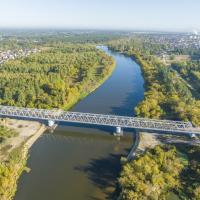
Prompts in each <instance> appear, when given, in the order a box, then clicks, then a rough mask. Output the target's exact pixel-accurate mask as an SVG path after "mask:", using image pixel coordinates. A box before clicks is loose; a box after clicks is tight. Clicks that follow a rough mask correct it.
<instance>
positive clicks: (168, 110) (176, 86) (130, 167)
mask: <svg viewBox="0 0 200 200" xmlns="http://www.w3.org/2000/svg"><path fill="white" fill-rule="evenodd" d="M108 45H109V47H110V48H111V49H113V50H114V51H118V52H121V53H123V54H127V55H129V56H132V57H134V58H135V59H136V60H137V61H138V63H140V65H141V67H142V71H143V75H144V79H145V87H146V92H145V98H144V100H143V101H142V102H141V103H140V104H139V105H138V106H137V107H136V108H135V111H136V115H137V116H140V117H147V118H156V119H159V118H161V119H172V120H184V121H191V122H192V123H193V124H194V125H196V126H200V100H199V99H198V98H197V97H196V96H194V95H193V92H192V91H191V88H189V87H188V84H187V81H189V82H190V83H191V84H192V85H193V86H194V90H196V91H197V93H198V92H199V83H198V81H199V62H198V61H194V60H192V61H189V62H188V63H187V62H185V63H180V62H179V63H172V64H171V65H170V66H169V65H165V64H164V63H162V62H161V61H160V60H159V59H158V58H157V57H156V55H155V51H157V50H158V49H162V48H163V47H162V45H158V44H154V43H151V42H150V41H148V40H145V38H143V39H141V37H140V36H139V37H137V36H136V37H133V38H129V39H121V40H115V41H111V42H109V44H108ZM180 52H181V51H179V50H177V51H176V52H173V53H174V54H176V53H180ZM187 52H193V51H189V50H188V51H187ZM195 52H196V51H195ZM184 53H185V52H184ZM191 57H192V55H191ZM174 69H175V70H177V71H178V72H179V73H180V75H181V76H182V77H183V78H185V80H186V81H183V79H181V78H180V77H179V76H177V73H176V72H175V71H174ZM196 83H198V84H196ZM199 153H200V148H199V147H192V146H190V147H187V146H186V145H185V146H184V147H182V146H181V147H179V146H177V147H175V146H172V147H166V146H157V147H155V148H154V149H152V150H151V149H147V150H146V152H145V153H144V154H143V155H141V156H139V157H138V158H136V160H134V161H131V162H130V163H128V164H125V165H124V166H123V169H122V172H121V175H120V178H119V185H120V188H121V193H120V199H126V200H134V199H152V200H153V199H155V200H156V199H169V200H170V199H171V197H170V194H171V193H172V194H176V196H177V198H178V199H184V200H185V199H191V200H199V199H200V173H199V172H200V164H199V163H200V160H199V156H198V155H199Z"/></svg>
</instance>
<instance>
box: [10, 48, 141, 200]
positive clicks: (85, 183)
mask: <svg viewBox="0 0 200 200" xmlns="http://www.w3.org/2000/svg"><path fill="white" fill-rule="evenodd" d="M98 48H100V49H101V50H103V51H105V52H106V53H107V54H109V55H111V56H113V57H114V59H115V61H116V68H115V70H114V71H113V74H112V75H111V76H110V77H109V79H108V80H106V81H105V82H104V83H103V84H102V85H101V86H100V87H99V88H98V89H97V90H95V91H94V92H93V93H91V94H90V95H89V96H87V97H86V98H85V99H83V100H81V101H80V102H79V103H78V104H77V105H75V106H74V107H73V108H72V110H73V111H80V112H91V113H102V114H116V115H125V116H133V115H134V107H135V106H136V105H137V104H138V103H139V102H140V101H141V100H142V99H143V97H144V80H143V77H142V73H141V69H140V66H139V65H138V64H137V63H136V62H135V61H134V60H133V59H132V58H130V57H127V56H125V55H122V54H119V53H115V52H112V51H110V50H108V48H107V47H105V46H101V47H98ZM114 131H115V130H114V129H113V128H110V127H101V126H91V125H75V124H70V123H68V124H59V126H58V127H57V128H56V130H55V131H54V132H53V133H50V132H46V133H45V134H43V136H42V137H40V138H39V139H38V140H37V141H36V142H35V144H34V145H33V146H32V148H31V149H30V157H29V159H28V162H27V165H28V167H30V168H31V171H30V172H29V173H26V172H24V173H23V174H22V176H21V177H20V179H19V183H18V189H17V193H16V196H15V198H14V199H15V200H89V199H93V200H94V199H98V200H101V199H111V198H112V194H113V192H114V190H115V186H116V182H117V177H118V175H119V172H120V157H121V156H126V155H127V154H128V151H129V149H130V147H131V145H132V138H131V137H130V134H126V136H124V137H122V138H121V139H120V140H117V138H116V137H114V136H113V135H112V133H113V132H114ZM132 131H133V130H132ZM124 132H125V133H130V130H125V131H124Z"/></svg>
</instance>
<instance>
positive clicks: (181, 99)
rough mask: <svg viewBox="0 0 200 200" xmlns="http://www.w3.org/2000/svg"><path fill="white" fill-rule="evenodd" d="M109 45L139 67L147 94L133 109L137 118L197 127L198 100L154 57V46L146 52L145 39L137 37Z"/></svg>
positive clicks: (171, 71)
mask: <svg viewBox="0 0 200 200" xmlns="http://www.w3.org/2000/svg"><path fill="white" fill-rule="evenodd" d="M108 45H109V47H110V48H111V49H113V50H116V51H118V52H121V53H124V54H127V55H129V56H132V57H134V58H135V59H136V60H137V62H138V63H139V64H140V65H141V67H142V72H143V76H144V79H145V88H146V92H145V98H144V100H143V101H142V102H141V103H140V104H139V105H138V106H137V107H136V109H135V111H136V114H137V116H140V117H147V118H157V119H159V118H160V119H172V120H184V121H191V122H192V123H193V124H194V125H197V126H200V100H198V99H196V98H195V97H194V96H193V94H192V92H191V90H190V88H188V86H187V85H186V84H185V82H184V81H182V80H181V79H180V78H179V77H177V74H176V73H175V72H174V71H173V70H172V68H171V67H170V66H166V65H164V64H163V63H161V62H160V61H159V60H158V59H157V58H156V56H155V55H154V54H153V52H154V49H155V48H156V47H153V46H152V45H153V44H152V45H151V49H148V48H147V47H148V46H146V42H145V40H141V39H138V38H137V37H136V38H133V39H121V40H114V41H112V42H109V44H108ZM160 48H161V47H160Z"/></svg>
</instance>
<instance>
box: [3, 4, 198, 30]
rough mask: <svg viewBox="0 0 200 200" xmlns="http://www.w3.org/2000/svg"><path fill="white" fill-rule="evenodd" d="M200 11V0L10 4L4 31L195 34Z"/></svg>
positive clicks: (5, 5) (5, 9)
mask: <svg viewBox="0 0 200 200" xmlns="http://www.w3.org/2000/svg"><path fill="white" fill-rule="evenodd" d="M199 8H200V2H199V1H198V0H191V1H188V0H176V1H173V0H169V1H168V2H160V1H159V0H152V1H151V2H149V1H148V0H141V1H138V0H124V1H123V2H120V1H116V0H110V1H106V0H102V1H101V2H99V1H97V0H85V1H81V0H73V1H72V0H66V1H64V0H57V1H56V0H51V1H48V0H41V1H39V0H35V1H33V0H29V1H25V0H21V1H19V0H8V1H6V2H2V3H1V12H0V29H54V30H58V29H70V30H114V31H145V32H146V31H147V32H148V31H150V32H151V31H152V32H154V31H156V32H157V31H158V32H160V31H164V32H194V31H199V30H200V22H199V20H198V19H199V18H200V14H199V12H198V10H199Z"/></svg>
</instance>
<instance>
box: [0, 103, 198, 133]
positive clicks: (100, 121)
mask: <svg viewBox="0 0 200 200" xmlns="http://www.w3.org/2000/svg"><path fill="white" fill-rule="evenodd" d="M0 117H14V118H20V119H35V120H47V121H48V123H49V126H52V125H53V124H54V123H56V122H74V123H81V124H92V125H101V126H111V127H115V128H116V134H119V135H120V134H121V133H122V128H132V129H135V130H136V131H145V132H158V133H163V132H164V133H170V134H190V135H195V134H199V135H200V129H199V128H197V127H194V126H193V125H192V123H190V122H181V121H172V120H156V119H147V118H137V117H127V116H117V115H104V114H92V113H82V112H68V111H63V110H58V109H52V110H46V109H35V108H22V107H14V106H0Z"/></svg>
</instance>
